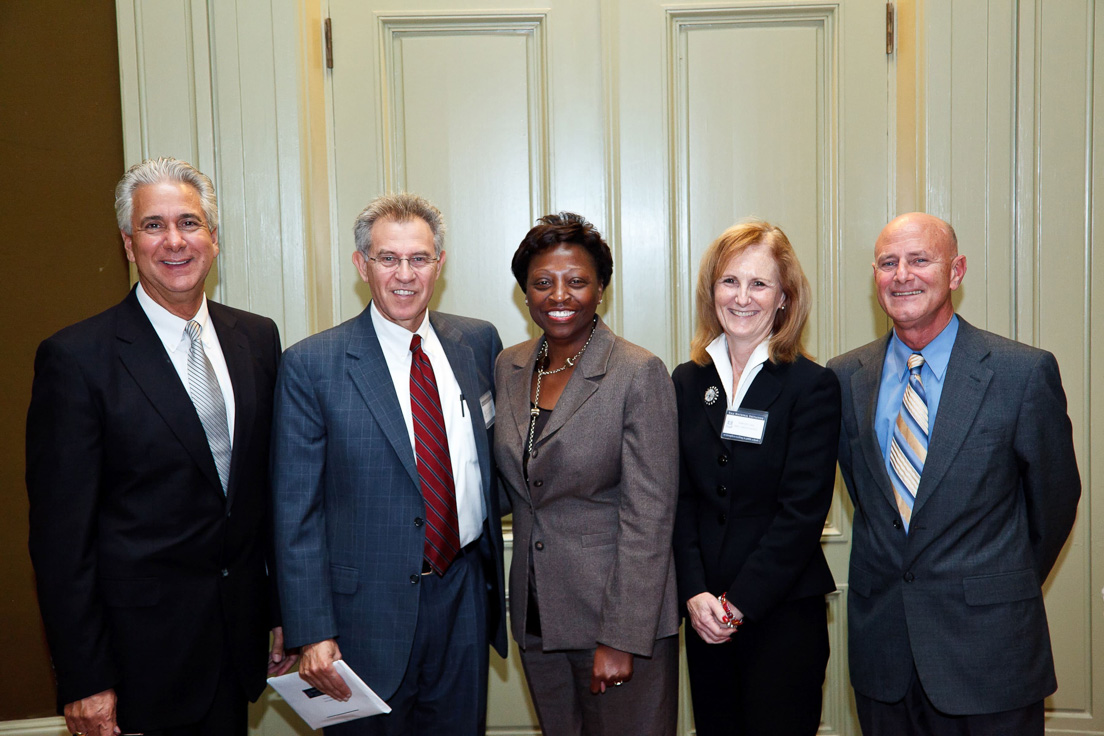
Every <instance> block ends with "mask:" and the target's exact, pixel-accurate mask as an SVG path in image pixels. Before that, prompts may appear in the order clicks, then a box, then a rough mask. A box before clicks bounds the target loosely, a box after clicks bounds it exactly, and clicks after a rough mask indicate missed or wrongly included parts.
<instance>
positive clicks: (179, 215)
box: [122, 182, 219, 319]
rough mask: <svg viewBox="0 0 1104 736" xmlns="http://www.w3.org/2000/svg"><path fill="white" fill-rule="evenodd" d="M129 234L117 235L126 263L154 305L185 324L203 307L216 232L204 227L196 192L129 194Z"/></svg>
mask: <svg viewBox="0 0 1104 736" xmlns="http://www.w3.org/2000/svg"><path fill="white" fill-rule="evenodd" d="M132 202H133V214H132V215H131V220H130V226H131V230H132V234H127V233H126V232H123V233H122V235H123V245H124V247H125V248H126V254H127V259H128V260H130V262H131V263H133V264H134V265H135V266H136V267H137V269H138V281H140V282H141V284H142V288H143V289H145V291H146V293H147V294H149V296H150V298H152V299H153V300H154V301H155V302H157V303H158V304H160V305H161V306H163V307H164V308H165V309H167V310H169V311H170V312H172V313H173V314H175V315H176V316H178V317H180V318H182V319H191V318H192V317H194V316H195V314H196V312H197V311H198V310H199V306H200V304H201V303H202V302H203V283H204V281H205V280H206V279H207V273H208V272H209V271H210V270H211V265H212V264H213V263H214V262H215V257H216V256H217V255H218V252H219V247H218V231H217V230H211V229H209V228H208V226H207V220H206V218H204V216H203V207H202V206H201V203H200V199H199V192H197V191H196V190H195V187H193V186H192V185H190V184H184V183H182V182H161V183H159V184H146V185H143V186H140V187H138V188H137V189H135V190H134V195H133V199H132Z"/></svg>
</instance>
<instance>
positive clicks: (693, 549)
mask: <svg viewBox="0 0 1104 736" xmlns="http://www.w3.org/2000/svg"><path fill="white" fill-rule="evenodd" d="M809 309H810V289H809V282H808V280H807V279H806V278H805V274H804V273H803V272H802V270H801V265H800V264H799V263H798V261H797V256H796V254H795V253H794V250H793V247H792V246H791V245H790V242H789V240H788V239H787V238H786V236H785V234H783V232H782V231H781V230H779V229H778V228H776V227H774V226H772V225H770V224H768V223H765V222H759V221H749V222H745V223H741V224H739V225H735V226H733V227H731V228H729V229H728V230H726V231H725V232H724V233H723V234H722V235H721V236H720V237H719V238H717V240H716V241H714V243H713V244H712V245H711V246H710V247H709V249H708V250H707V251H706V253H705V256H704V257H703V258H702V263H701V271H700V273H699V275H698V288H697V330H696V333H695V335H694V340H693V344H692V349H691V358H692V361H691V362H689V363H684V364H682V365H680V366H679V367H678V368H676V369H675V372H674V381H675V392H676V396H677V402H678V416H679V449H680V455H681V468H680V479H679V501H678V512H677V516H676V520H675V534H674V547H675V565H676V569H677V574H678V588H679V596H680V598H679V599H680V601H682V602H683V603H684V605H685V606H686V611H687V616H688V619H689V621H690V624H691V625H692V626H693V628H694V631H693V632H687V634H686V653H687V660H688V663H689V671H690V689H691V694H692V698H693V705H694V719H695V724H696V727H697V733H698V734H701V736H710V734H741V735H748V734H770V735H771V736H785V735H787V734H793V735H795V736H797V735H806V736H811V735H812V734H815V733H816V732H817V728H818V726H819V724H820V710H821V687H822V685H823V683H824V671H825V667H826V666H827V663H828V622H827V609H826V605H825V601H824V596H825V594H827V593H829V592H831V591H833V590H835V582H834V581H833V580H832V573H831V572H830V571H829V569H828V563H827V562H826V561H825V559H824V554H823V552H822V551H821V548H820V535H821V531H822V530H823V527H824V519H825V517H826V516H827V515H828V509H829V507H830V506H831V503H832V488H833V485H834V482H835V467H836V452H837V442H838V440H839V428H840V389H839V383H838V381H837V380H836V378H835V375H834V374H833V373H832V372H831V371H829V370H827V369H825V368H823V367H821V366H819V365H817V364H816V363H814V362H813V361H812V360H810V359H809V358H808V357H807V356H806V354H805V350H804V347H803V345H802V331H803V330H804V328H805V322H806V320H807V318H808V315H809Z"/></svg>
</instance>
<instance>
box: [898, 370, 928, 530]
mask: <svg viewBox="0 0 1104 736" xmlns="http://www.w3.org/2000/svg"><path fill="white" fill-rule="evenodd" d="M923 365H924V356H923V355H921V354H920V353H913V354H912V355H910V356H909V359H908V369H909V376H908V384H907V385H906V386H905V396H904V398H903V399H902V401H901V411H900V413H899V414H898V415H897V421H896V423H894V425H893V434H892V436H891V437H890V441H889V464H890V465H891V466H892V468H893V477H892V479H891V480H892V481H893V493H894V495H895V496H896V497H897V510H898V511H900V512H901V519H902V521H904V522H905V532H906V533H907V532H908V528H909V523H910V522H911V521H912V507H913V504H914V503H915V502H916V490H917V489H918V488H919V487H920V474H921V473H923V472H924V461H926V460H927V459H928V431H929V430H928V395H927V392H926V391H924V382H923V381H922V380H920V369H921V368H922V367H923Z"/></svg>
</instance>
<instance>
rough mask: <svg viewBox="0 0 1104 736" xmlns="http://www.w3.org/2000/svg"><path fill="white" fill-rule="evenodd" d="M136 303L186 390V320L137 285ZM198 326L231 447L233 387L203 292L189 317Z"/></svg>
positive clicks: (188, 346)
mask: <svg viewBox="0 0 1104 736" xmlns="http://www.w3.org/2000/svg"><path fill="white" fill-rule="evenodd" d="M138 304H140V305H141V307H142V311H144V312H145V313H146V317H148V318H149V321H150V324H152V325H153V329H154V330H155V331H156V332H157V336H158V337H160V338H161V342H162V343H163V344H164V345H165V351H166V352H168V354H169V360H171V361H172V364H173V368H175V369H176V372H177V375H179V376H180V381H181V383H183V384H184V390H185V391H186V390H187V389H188V351H189V350H190V349H191V347H192V339H191V338H190V337H188V333H187V332H185V331H184V327H185V325H187V324H188V320H186V319H181V318H180V317H177V316H176V315H175V314H173V313H172V312H170V311H169V310H167V309H165V308H164V307H162V306H161V305H160V304H158V303H157V302H155V301H154V300H153V298H152V297H151V296H150V295H149V294H147V293H146V290H145V289H143V288H142V284H141V282H139V284H138ZM192 319H194V320H195V321H196V322H198V323H199V325H200V327H201V328H202V329H201V330H200V333H199V338H200V341H201V342H202V343H203V352H204V353H206V354H207V360H209V361H211V367H212V368H214V369H215V378H217V379H218V383H219V389H220V390H221V391H222V400H223V401H224V402H225V403H226V421H227V423H228V424H229V425H230V426H229V430H230V447H233V446H234V386H233V384H232V383H230V371H228V370H227V369H226V358H224V357H223V355H222V346H221V345H220V344H219V339H218V335H217V334H216V333H215V326H214V325H213V324H211V318H210V314H209V313H208V311H207V295H206V294H204V295H203V302H202V303H201V304H200V305H199V311H198V312H196V314H195V316H194V317H192Z"/></svg>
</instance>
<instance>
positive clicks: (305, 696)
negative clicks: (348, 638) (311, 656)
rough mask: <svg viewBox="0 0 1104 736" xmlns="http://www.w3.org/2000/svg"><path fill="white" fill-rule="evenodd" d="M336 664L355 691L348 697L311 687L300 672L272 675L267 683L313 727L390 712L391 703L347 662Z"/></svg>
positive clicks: (336, 667) (340, 661)
mask: <svg viewBox="0 0 1104 736" xmlns="http://www.w3.org/2000/svg"><path fill="white" fill-rule="evenodd" d="M333 666H334V669H336V670H337V673H338V674H339V675H341V679H343V680H344V681H345V684H346V685H348V686H349V689H350V690H351V691H352V693H353V695H352V697H351V698H349V699H348V700H345V701H341V700H334V699H333V698H331V697H330V696H329V695H326V694H325V693H324V692H322V691H321V690H318V689H317V688H314V687H312V686H311V685H310V684H309V683H308V682H306V681H305V680H304V679H303V678H302V677H300V676H299V673H298V672H292V673H291V674H288V675H283V676H281V677H270V678H268V684H269V685H271V686H272V689H273V690H275V691H276V692H278V693H280V696H281V697H283V699H284V700H286V701H287V702H288V705H290V706H291V707H292V708H294V709H295V712H296V713H298V714H299V716H300V717H301V718H302V719H303V720H304V721H306V723H307V725H308V726H310V727H311V728H316V729H317V728H322V727H323V726H332V725H334V724H336V723H344V722H345V721H352V720H355V719H357V718H364V717H365V716H374V715H378V714H380V713H390V712H391V706H389V705H388V704H387V703H385V702H384V701H383V700H382V699H380V697H379V696H378V695H376V694H375V692H373V691H372V688H370V687H368V686H367V685H365V684H364V681H363V680H361V679H360V677H358V676H357V674H356V673H355V672H353V670H352V668H350V667H349V665H347V664H345V662H344V661H342V660H340V659H339V660H337V661H336V662H334V663H333Z"/></svg>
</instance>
